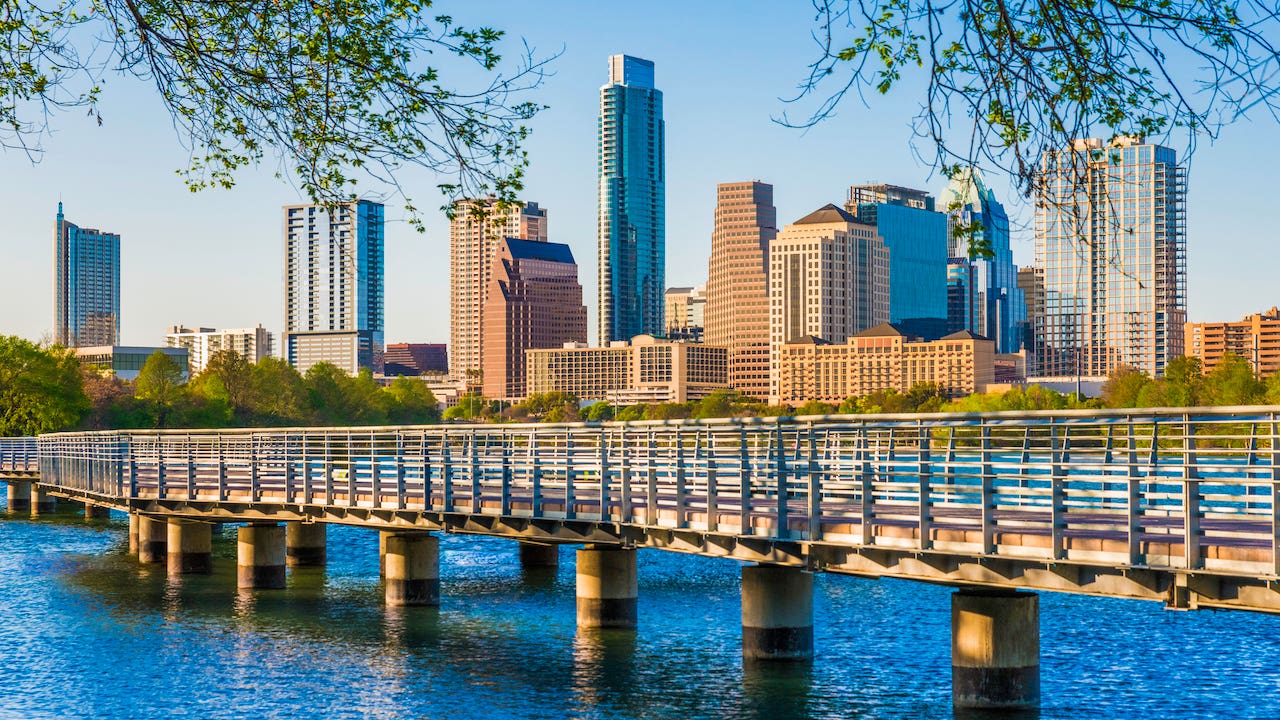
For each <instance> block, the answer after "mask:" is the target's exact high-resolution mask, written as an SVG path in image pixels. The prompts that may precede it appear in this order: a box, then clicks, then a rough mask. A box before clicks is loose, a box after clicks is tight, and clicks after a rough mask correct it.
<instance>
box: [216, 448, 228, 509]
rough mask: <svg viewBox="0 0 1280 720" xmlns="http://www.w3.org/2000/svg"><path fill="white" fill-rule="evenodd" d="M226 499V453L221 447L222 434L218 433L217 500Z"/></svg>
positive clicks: (224, 500) (222, 500)
mask: <svg viewBox="0 0 1280 720" xmlns="http://www.w3.org/2000/svg"><path fill="white" fill-rule="evenodd" d="M226 500H227V454H226V450H224V449H223V447H222V435H221V434H219V435H218V502H226Z"/></svg>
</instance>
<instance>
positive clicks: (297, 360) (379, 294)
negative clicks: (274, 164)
mask: <svg viewBox="0 0 1280 720" xmlns="http://www.w3.org/2000/svg"><path fill="white" fill-rule="evenodd" d="M284 258H285V264H284V338H283V340H284V341H283V345H284V357H285V359H286V360H288V361H289V364H291V365H293V366H294V367H295V368H297V369H298V371H299V372H306V371H307V369H309V368H310V367H311V366H312V365H315V364H316V363H320V362H327V363H332V364H334V365H337V366H338V367H339V368H342V369H343V370H345V371H346V372H348V373H351V374H352V375H354V374H356V373H358V372H359V371H360V370H361V369H362V368H369V369H371V370H372V371H374V372H381V371H382V351H383V338H382V333H383V325H382V317H383V280H382V279H383V209H382V205H381V204H379V203H375V202H370V201H368V200H359V201H356V202H351V203H346V204H342V205H337V206H334V207H333V208H326V207H325V206H324V205H286V206H285V208H284Z"/></svg>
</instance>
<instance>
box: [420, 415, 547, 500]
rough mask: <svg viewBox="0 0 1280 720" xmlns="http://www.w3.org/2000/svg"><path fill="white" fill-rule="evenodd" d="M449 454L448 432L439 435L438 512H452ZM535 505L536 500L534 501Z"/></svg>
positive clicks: (451, 473)
mask: <svg viewBox="0 0 1280 720" xmlns="http://www.w3.org/2000/svg"><path fill="white" fill-rule="evenodd" d="M451 459H452V457H451V455H450V453H449V431H448V430H445V431H444V432H443V433H441V435H440V482H441V483H442V486H441V488H440V510H441V511H442V512H453V468H452V466H451V465H452V463H451V462H450V460H451ZM534 502H535V504H536V502H537V501H536V500H535V501H534Z"/></svg>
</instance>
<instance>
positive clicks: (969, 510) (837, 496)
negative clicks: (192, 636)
mask: <svg viewBox="0 0 1280 720" xmlns="http://www.w3.org/2000/svg"><path fill="white" fill-rule="evenodd" d="M1278 439H1280V409H1277V408H1230V409H1222V410H1205V409H1192V410H1175V411H1143V412H1103V413H1097V412H1094V413H1081V412H1051V413H1019V414H1014V413H996V414H987V415H930V416H910V417H906V416H853V417H823V418H796V419H792V418H781V419H767V420H743V421H709V422H672V423H619V424H603V425H538V426H530V425H506V426H503V425H483V426H435V427H404V428H340V429H290V430H252V431H251V430H219V431H192V432H185V431H183V432H137V431H128V432H107V433H66V434H55V435H46V436H41V437H40V438H39V439H38V440H31V439H25V440H24V439H11V440H3V441H0V473H4V472H8V473H20V472H31V471H33V470H38V471H39V475H40V480H39V482H40V484H41V485H43V486H47V487H48V488H50V489H51V490H53V491H55V492H58V493H61V494H64V495H69V496H76V497H84V498H90V499H92V500H93V501H94V502H101V503H105V504H114V505H116V506H117V507H122V508H131V509H135V510H142V511H145V512H155V513H169V514H174V515H179V516H186V517H223V518H240V519H264V518H276V519H303V520H307V519H311V520H320V521H327V522H353V523H361V524H368V525H377V526H416V527H424V528H434V529H446V530H454V531H464V532H483V533H490V534H501V535H512V536H521V537H530V536H537V537H545V538H548V539H556V540H562V541H575V542H580V541H586V540H591V541H598V542H624V543H630V544H635V545H640V546H651V547H662V548H666V549H672V550H680V551H686V552H699V553H704V554H709V555H717V556H729V557H737V558H741V559H754V560H762V561H768V562H781V563H787V564H802V565H805V566H806V567H810V568H812V569H815V570H829V571H836V572H851V573H858V574H864V575H874V576H879V575H889V576H899V577H909V578H913V579H918V580H927V581H933V582H948V583H957V584H984V585H1001V586H1009V587H1036V588H1042V589H1052V590H1064V591H1071V592H1092V593H1100V594H1113V595H1122V596H1127V597H1140V598H1147V599H1159V600H1163V601H1165V602H1167V603H1168V604H1170V605H1171V606H1174V607H1240V608H1245V609H1254V610H1266V611H1280V592H1277V590H1276V588H1277V586H1278V585H1280V522H1278V516H1277V513H1276V507H1277V505H1278V500H1280V482H1278V480H1280V443H1278V442H1277V440H1278Z"/></svg>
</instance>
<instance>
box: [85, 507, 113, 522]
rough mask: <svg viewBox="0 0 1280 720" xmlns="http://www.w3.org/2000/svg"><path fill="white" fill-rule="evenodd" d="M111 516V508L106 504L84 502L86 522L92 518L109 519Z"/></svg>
mask: <svg viewBox="0 0 1280 720" xmlns="http://www.w3.org/2000/svg"><path fill="white" fill-rule="evenodd" d="M110 518H111V508H109V507H107V506H106V505H94V504H93V503H89V502H87V503H85V504H84V519H85V522H88V521H90V520H109V519H110Z"/></svg>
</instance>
